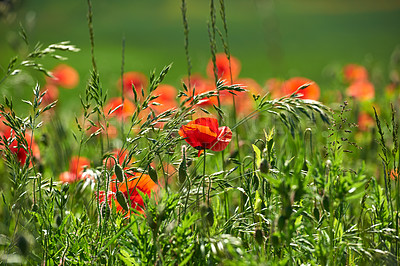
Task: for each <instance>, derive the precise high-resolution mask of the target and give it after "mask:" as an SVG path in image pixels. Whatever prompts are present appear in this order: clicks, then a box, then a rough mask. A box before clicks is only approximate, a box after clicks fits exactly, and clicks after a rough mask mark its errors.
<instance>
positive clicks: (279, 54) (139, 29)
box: [0, 0, 400, 98]
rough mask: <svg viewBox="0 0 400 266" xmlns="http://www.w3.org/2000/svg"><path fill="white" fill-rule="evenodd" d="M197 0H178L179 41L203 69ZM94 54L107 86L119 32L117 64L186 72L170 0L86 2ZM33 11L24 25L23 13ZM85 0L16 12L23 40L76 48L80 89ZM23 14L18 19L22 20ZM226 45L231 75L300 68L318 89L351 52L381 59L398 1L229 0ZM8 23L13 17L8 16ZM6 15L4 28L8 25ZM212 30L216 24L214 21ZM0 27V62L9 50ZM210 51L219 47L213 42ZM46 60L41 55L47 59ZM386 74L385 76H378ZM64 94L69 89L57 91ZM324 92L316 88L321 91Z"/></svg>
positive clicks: (368, 61) (174, 75)
mask: <svg viewBox="0 0 400 266" xmlns="http://www.w3.org/2000/svg"><path fill="white" fill-rule="evenodd" d="M208 5H209V4H208V2H207V1H194V0H191V1H188V3H187V6H188V22H189V27H190V33H189V38H190V40H189V49H190V56H191V58H192V65H193V72H200V73H202V74H205V66H206V64H207V62H208V60H209V58H210V48H209V41H208V33H207V22H208V21H209V12H208ZM93 11H94V31H95V55H96V59H97V61H98V65H99V71H100V75H101V80H102V83H103V85H104V87H107V88H109V89H110V91H111V94H112V93H113V88H114V87H115V82H116V80H117V79H118V77H119V75H120V71H121V70H120V69H121V57H122V56H121V54H122V39H123V38H125V44H126V47H125V70H126V71H132V70H135V71H142V72H144V73H146V74H148V73H149V72H150V71H151V70H153V69H154V68H156V69H161V68H162V67H163V66H165V65H168V64H170V63H171V62H172V63H173V68H172V70H171V72H170V73H169V75H168V76H167V78H166V82H167V83H171V84H173V85H175V86H179V84H180V81H181V78H182V77H183V76H184V75H186V73H187V71H186V66H187V64H186V58H185V53H184V47H183V38H184V37H183V26H182V17H181V11H180V1H174V0H163V1H160V0H150V1H118V2H117V3H112V4H111V3H109V2H108V1H104V0H101V1H96V2H95V3H93ZM32 16H34V18H35V19H34V23H33V25H32V26H31V27H29V26H28V25H27V23H26V17H32ZM86 17H87V5H86V3H85V1H68V2H64V1H47V0H44V1H40V4H39V3H38V2H35V1H26V2H24V3H23V5H22V9H21V10H20V15H19V17H18V18H19V19H21V20H22V24H23V25H25V27H26V28H27V29H26V30H27V33H28V37H29V40H30V46H31V47H32V46H34V44H36V43H37V42H41V43H43V44H44V45H46V44H50V43H54V42H59V41H64V40H69V41H71V43H73V44H75V45H76V46H77V47H79V48H81V52H80V53H77V54H73V55H69V61H68V64H70V65H72V66H73V67H75V68H76V69H77V70H78V71H79V73H80V75H81V78H82V82H81V84H80V89H82V90H83V89H84V86H85V82H84V81H85V80H87V78H88V76H89V70H90V64H91V61H90V42H89V34H88V27H87V19H86ZM24 20H25V21H24ZM227 20H228V30H229V44H230V50H231V53H232V54H233V55H234V56H236V57H237V58H239V59H240V60H241V62H242V72H241V75H240V76H241V77H251V78H254V79H255V80H256V81H258V82H259V83H260V84H262V85H263V84H264V82H265V81H266V80H267V79H268V78H271V77H281V78H288V77H290V76H296V75H300V76H305V77H308V78H310V79H313V80H315V81H316V82H317V83H318V84H320V85H321V87H322V88H323V91H324V90H332V89H337V88H334V87H333V84H332V82H331V80H330V76H329V74H327V73H329V71H331V70H335V71H337V70H339V69H340V68H341V67H342V66H343V65H344V64H346V63H349V62H356V63H361V64H364V65H366V66H367V67H369V68H371V69H373V68H376V67H379V68H381V69H382V68H383V69H384V70H385V69H386V67H387V65H388V63H389V59H390V56H391V53H392V52H393V50H394V49H395V48H396V46H398V45H399V44H400V34H399V30H398V29H399V25H400V5H399V3H398V1H384V2H383V3H380V2H379V3H378V2H376V1H361V0H358V1H302V2H301V3H298V2H297V1H285V2H284V1H261V0H258V1H239V0H232V1H229V3H228V4H227ZM16 22H17V21H15V24H16V25H18V23H16ZM15 24H14V28H15ZM219 27H220V29H221V30H222V25H220V24H219ZM8 28H13V27H10V26H9V25H7V24H5V23H4V22H3V26H1V27H0V35H1V36H3V38H2V40H3V41H1V42H0V49H1V50H2V51H3V52H2V53H1V56H0V63H1V65H2V66H3V67H5V66H6V64H7V63H8V60H9V58H10V56H11V55H12V53H10V51H9V49H8V47H9V46H8V44H7V41H5V39H9V38H4V37H7V36H8V37H9V36H10V33H9V32H8ZM218 49H219V51H221V52H222V51H223V49H222V47H221V45H220V46H219V48H218ZM55 64H57V62H56V61H55V60H48V61H45V65H46V66H48V67H49V68H51V67H52V66H53V65H55ZM385 78H387V77H385ZM67 96H69V95H67ZM323 96H324V94H322V98H323Z"/></svg>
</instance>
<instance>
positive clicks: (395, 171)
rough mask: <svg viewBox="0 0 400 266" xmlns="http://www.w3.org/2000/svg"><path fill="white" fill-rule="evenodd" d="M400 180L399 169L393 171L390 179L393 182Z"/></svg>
mask: <svg viewBox="0 0 400 266" xmlns="http://www.w3.org/2000/svg"><path fill="white" fill-rule="evenodd" d="M398 178H399V171H398V169H397V168H394V169H392V171H391V172H390V179H392V180H396V179H398Z"/></svg>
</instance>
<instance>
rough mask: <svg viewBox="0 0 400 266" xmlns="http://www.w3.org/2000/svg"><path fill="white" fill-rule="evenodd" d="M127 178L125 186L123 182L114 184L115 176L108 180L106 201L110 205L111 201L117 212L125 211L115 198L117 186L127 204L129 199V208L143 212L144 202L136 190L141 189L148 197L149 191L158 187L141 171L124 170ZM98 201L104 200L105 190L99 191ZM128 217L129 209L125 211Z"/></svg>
mask: <svg viewBox="0 0 400 266" xmlns="http://www.w3.org/2000/svg"><path fill="white" fill-rule="evenodd" d="M125 174H126V176H127V178H128V180H127V183H128V186H126V183H125V182H122V183H118V184H116V176H115V175H114V176H113V177H112V181H111V182H110V191H109V194H108V195H107V202H108V204H109V206H110V207H112V205H113V201H114V204H115V207H116V210H117V211H118V212H125V211H124V208H123V207H122V205H121V204H120V203H119V202H118V200H117V198H116V193H117V186H118V191H121V192H122V194H123V195H124V197H125V199H126V203H127V204H129V199H130V203H131V208H133V209H136V210H138V211H139V212H143V208H144V202H143V198H142V196H141V195H140V194H139V192H138V191H141V192H142V193H143V194H145V195H147V196H149V197H150V195H151V192H152V191H154V192H156V191H157V189H158V185H157V184H156V183H154V181H153V180H152V179H151V178H150V176H149V175H147V174H143V173H133V174H128V173H127V172H125ZM99 200H100V203H103V202H105V200H106V197H105V192H104V191H100V195H99ZM126 215H127V216H128V217H129V215H130V211H128V212H127V213H126Z"/></svg>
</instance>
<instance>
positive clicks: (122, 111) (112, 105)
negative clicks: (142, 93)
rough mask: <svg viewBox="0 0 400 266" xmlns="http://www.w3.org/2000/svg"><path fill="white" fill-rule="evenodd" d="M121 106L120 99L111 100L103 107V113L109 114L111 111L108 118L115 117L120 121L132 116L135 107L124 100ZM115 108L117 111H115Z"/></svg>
mask: <svg viewBox="0 0 400 266" xmlns="http://www.w3.org/2000/svg"><path fill="white" fill-rule="evenodd" d="M121 104H122V99H121V98H120V97H115V98H111V99H110V100H109V102H108V104H107V105H106V107H105V113H106V114H108V113H109V112H111V111H113V112H112V113H111V114H110V115H109V116H110V117H117V118H118V119H121V120H124V119H126V118H128V117H130V116H131V115H133V113H134V112H135V110H136V107H135V105H134V104H133V103H132V102H131V101H129V100H127V99H124V102H123V104H122V106H121ZM118 106H119V107H118ZM117 107H118V109H116V108H117Z"/></svg>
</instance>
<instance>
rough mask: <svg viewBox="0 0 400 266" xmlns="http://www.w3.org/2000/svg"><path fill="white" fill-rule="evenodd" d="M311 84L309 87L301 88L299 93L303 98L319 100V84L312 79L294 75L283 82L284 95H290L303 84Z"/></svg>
mask: <svg viewBox="0 0 400 266" xmlns="http://www.w3.org/2000/svg"><path fill="white" fill-rule="evenodd" d="M306 84H310V85H309V86H308V87H306V88H303V89H301V90H299V91H298V92H297V93H298V94H302V96H300V98H301V99H309V100H316V101H318V99H319V96H320V89H319V86H318V85H317V84H316V83H315V82H314V81H312V80H310V79H308V78H303V77H294V78H291V79H288V80H287V81H285V82H284V83H283V84H282V93H283V95H282V96H285V95H290V94H292V93H293V92H295V91H296V90H297V89H298V88H300V87H301V86H303V85H306Z"/></svg>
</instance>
